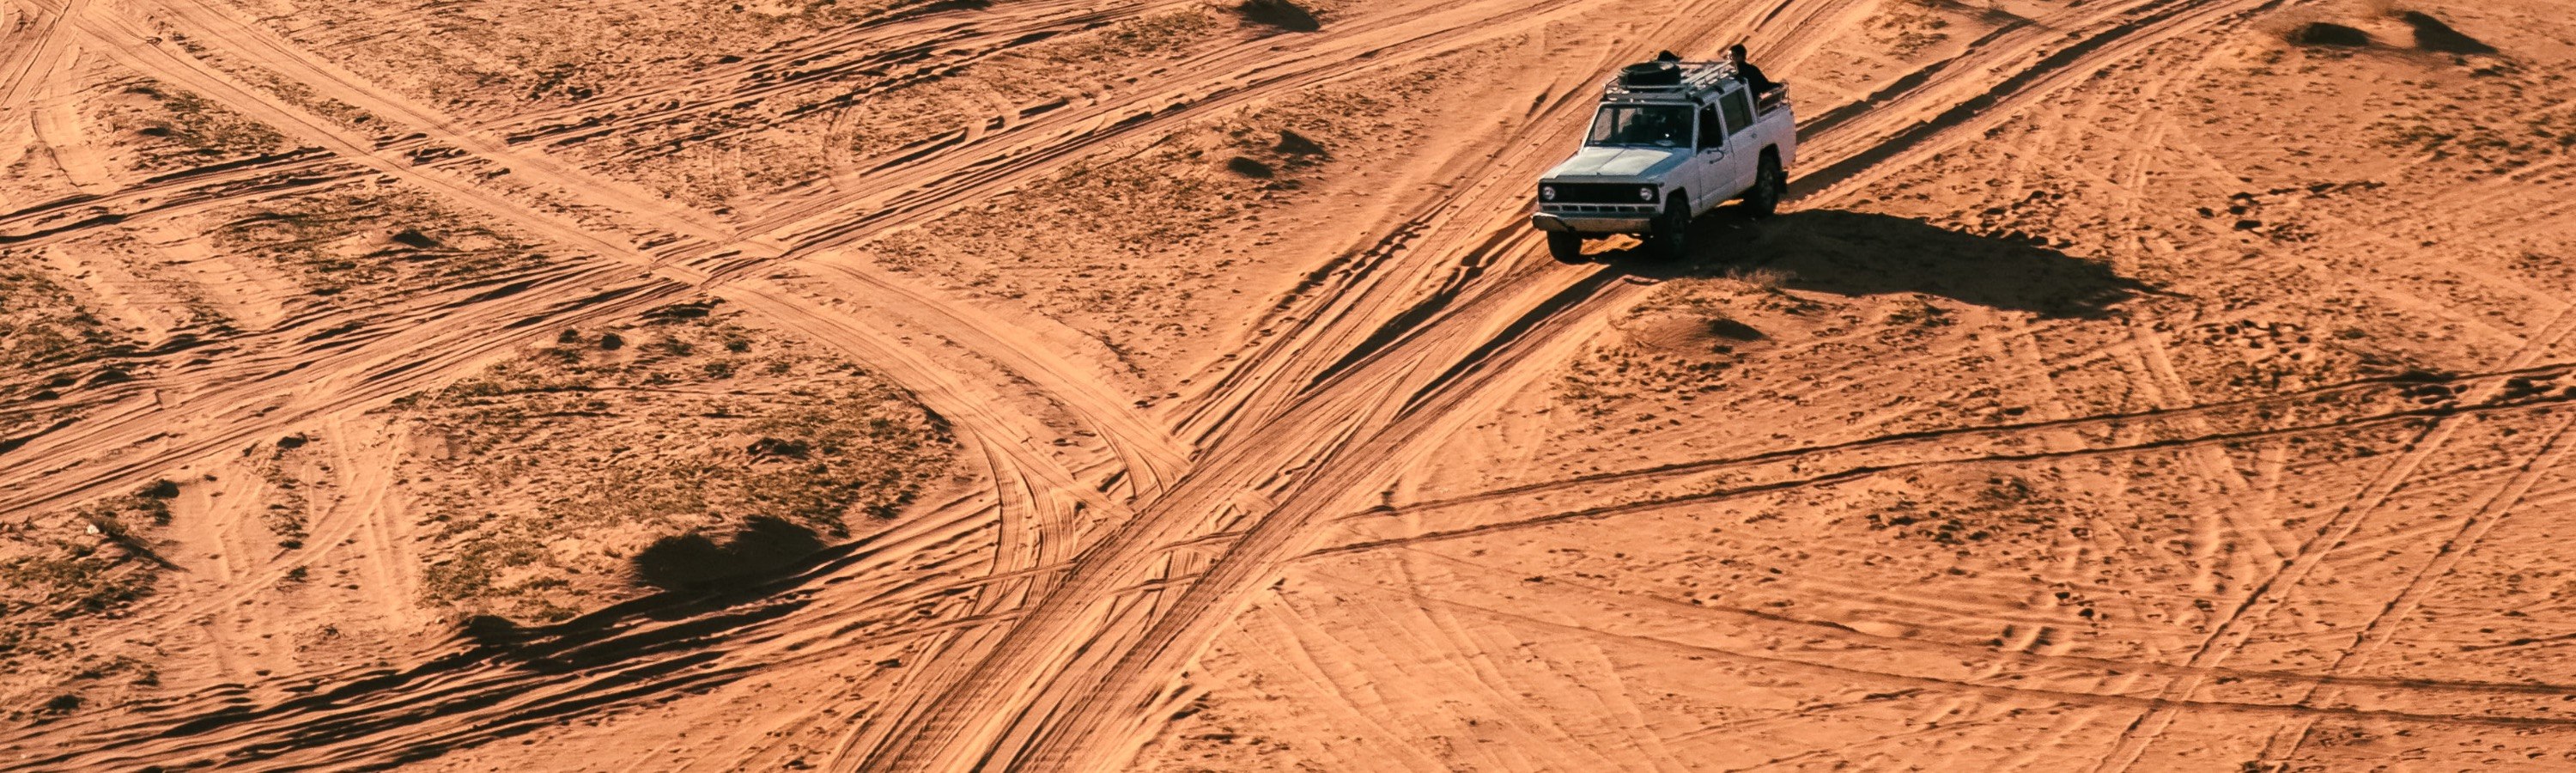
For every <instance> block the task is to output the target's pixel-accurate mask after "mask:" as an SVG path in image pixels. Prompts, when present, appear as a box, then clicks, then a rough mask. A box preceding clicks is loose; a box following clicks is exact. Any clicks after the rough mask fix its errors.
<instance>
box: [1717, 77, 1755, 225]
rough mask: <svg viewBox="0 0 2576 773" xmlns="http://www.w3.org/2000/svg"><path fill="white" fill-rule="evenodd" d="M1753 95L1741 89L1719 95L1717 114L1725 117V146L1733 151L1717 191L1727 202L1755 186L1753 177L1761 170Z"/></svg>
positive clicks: (1728, 154) (1727, 158)
mask: <svg viewBox="0 0 2576 773" xmlns="http://www.w3.org/2000/svg"><path fill="white" fill-rule="evenodd" d="M1752 97H1753V93H1752V92H1751V91H1750V90H1747V89H1742V88H1738V89H1735V90H1732V91H1728V92H1726V93H1724V94H1719V95H1718V96H1717V107H1718V112H1719V113H1722V114H1724V115H1725V116H1726V132H1727V140H1726V144H1727V146H1728V147H1730V148H1732V150H1731V152H1729V153H1727V156H1726V171H1725V172H1723V173H1722V176H1723V177H1724V178H1725V179H1724V180H1722V181H1720V183H1719V184H1718V186H1717V190H1716V191H1714V192H1715V193H1717V194H1718V195H1720V196H1723V197H1724V198H1727V199H1732V198H1735V196H1736V194H1740V193H1743V192H1744V191H1745V190H1747V189H1750V188H1752V187H1753V175H1754V174H1755V173H1756V172H1758V171H1759V169H1760V166H1761V163H1760V159H1761V157H1762V137H1761V136H1760V135H1759V134H1757V133H1756V132H1754V130H1753V123H1754V121H1753V102H1752Z"/></svg>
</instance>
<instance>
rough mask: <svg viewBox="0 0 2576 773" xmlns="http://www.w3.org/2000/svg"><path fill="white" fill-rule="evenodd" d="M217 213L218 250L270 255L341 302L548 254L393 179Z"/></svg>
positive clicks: (464, 277) (448, 281)
mask: <svg viewBox="0 0 2576 773" xmlns="http://www.w3.org/2000/svg"><path fill="white" fill-rule="evenodd" d="M217 217H218V218H220V219H218V220H217V221H216V222H215V223H214V224H213V227H212V228H211V231H212V237H213V240H214V243H215V245H216V246H217V247H218V248H220V249H222V250H224V251H226V252H229V253H234V254H241V255H247V256H250V257H253V258H257V259H259V260H263V261H266V262H269V263H271V264H273V265H275V266H277V267H278V268H280V269H282V270H284V271H286V272H288V273H290V274H292V275H293V276H294V277H295V278H296V280H297V281H298V282H299V283H300V284H302V285H303V286H304V287H305V288H306V289H307V290H309V291H310V292H312V294H314V295H317V296H334V297H336V299H338V300H340V301H343V302H348V301H357V300H370V299H378V298H384V297H389V296H396V295H401V294H404V293H407V292H412V291H417V290H420V289H425V288H429V287H436V286H441V285H452V284H455V283H457V282H462V281H469V280H472V279H476V278H481V277H485V276H489V275H492V274H497V273H500V272H502V271H506V270H508V269H511V268H514V267H521V266H526V265H530V264H533V263H536V262H540V261H543V260H545V258H546V256H545V255H543V254H541V253H538V252H536V251H535V250H536V246H535V245H536V242H535V241H534V240H532V239H527V238H524V237H521V236H518V235H516V234H511V233H506V232H503V231H500V230H497V229H494V228H489V227H485V226H483V225H479V224H476V223H474V222H473V221H471V220H469V219H467V218H465V217H463V216H461V215H459V214H458V213H456V212H454V211H453V210H450V209H447V208H446V207H445V206H443V205H441V204H440V203H439V202H438V201H436V200H435V199H432V198H431V197H429V196H427V195H423V194H421V193H419V192H416V191H412V190H410V189H408V188H403V187H398V186H394V185H387V184H363V185H355V186H347V187H342V188H338V189H334V190H330V191H325V192H321V193H311V194H304V195H299V196H291V197H283V198H277V199H270V200H265V201H260V202H256V203H253V204H249V205H246V206H243V207H238V208H235V209H232V210H229V211H226V212H223V213H220V214H219V215H218V216H217Z"/></svg>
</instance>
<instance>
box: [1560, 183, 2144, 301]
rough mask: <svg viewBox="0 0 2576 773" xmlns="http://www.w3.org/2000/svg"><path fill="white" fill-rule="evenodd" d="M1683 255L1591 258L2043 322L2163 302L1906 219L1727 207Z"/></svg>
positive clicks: (1637, 269)
mask: <svg viewBox="0 0 2576 773" xmlns="http://www.w3.org/2000/svg"><path fill="white" fill-rule="evenodd" d="M1690 245H1691V246H1690V252H1689V255H1688V256H1687V257H1686V258H1684V259H1682V260H1666V259H1661V258H1656V257H1650V256H1649V255H1650V253H1648V252H1647V251H1646V250H1645V249H1643V248H1642V246H1640V247H1639V248H1632V249H1625V250H1620V249H1613V250H1610V251H1607V252H1604V253H1601V254H1598V255H1595V256H1593V257H1594V259H1595V260H1598V261H1600V262H1602V263H1605V264H1608V265H1609V266H1610V267H1611V268H1612V269H1613V270H1615V271H1618V272H1621V273H1623V274H1626V275H1628V276H1632V277H1636V278H1639V279H1645V280H1663V279H1681V278H1688V277H1705V276H1718V275H1722V274H1726V273H1728V272H1740V271H1745V270H1750V269H1767V270H1772V271H1777V272H1781V273H1782V274H1784V275H1785V278H1784V279H1783V280H1782V281H1781V286H1782V287H1787V288H1790V289H1796V290H1808V291H1814V292H1824V293H1833V294H1835V295H1845V296H1868V295H1884V294H1889V293H1923V294H1927V295H1937V296H1940V297H1944V298H1949V299H1952V300H1956V301H1959V302H1962V303H1970V304H1975V305H1978V306H1985V307H1988V308H1993V309H2001V310H2008V311H2027V312H2032V313H2035V314H2038V315H2040V316H2043V317H2057V318H2069V317H2072V318H2089V317H2100V316H2103V315H2105V314H2108V313H2109V312H2110V310H2111V309H2112V308H2113V307H2114V306H2117V305H2119V304H2120V303H2121V302H2123V301H2127V300H2129V299H2131V298H2135V297H2138V296H2140V295H2161V294H2165V293H2163V292H2162V291H2160V290H2157V289H2155V288H2153V287H2150V286H2148V285H2147V284H2145V283H2143V282H2139V281H2137V280H2135V279H2131V278H2128V277H2124V276H2120V275H2119V274H2118V273H2117V272H2115V271H2113V270H2112V269H2111V266H2110V264H2108V263H2104V262H2101V261H2095V260H2086V259H2084V258H2080V257H2076V256H2073V255H2068V254H2066V253H2064V252H2060V251H2058V250H2056V249H2052V248H2050V247H2049V246H2047V245H2046V244H2043V243H2040V242H2038V241H2036V240H2033V239H2028V238H2008V237H1996V236H1979V235H1976V234H1970V233H1962V232H1959V231H1954V230H1950V229H1947V228H1943V227H1940V226H1937V225H1933V224H1931V223H1926V222H1923V221H1921V220H1915V219H1912V218H1903V217H1896V216H1893V215H1880V214H1873V213H1868V212H1851V211H1845V210H1833V209H1818V210H1803V211H1797V212H1785V213H1781V214H1780V215H1778V216H1775V217H1772V218H1769V219H1766V220H1755V219H1753V218H1751V217H1749V216H1747V215H1745V214H1744V213H1742V212H1741V211H1739V210H1737V209H1736V208H1733V207H1727V208H1721V209H1718V210H1716V211H1712V212H1710V213H1708V214H1707V215H1704V216H1702V217H1701V218H1700V219H1699V220H1698V221H1697V222H1695V223H1693V224H1692V227H1691V236H1690Z"/></svg>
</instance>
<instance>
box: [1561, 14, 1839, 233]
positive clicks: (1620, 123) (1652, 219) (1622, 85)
mask: <svg viewBox="0 0 2576 773" xmlns="http://www.w3.org/2000/svg"><path fill="white" fill-rule="evenodd" d="M1797 153H1798V128H1797V118H1796V117H1795V116H1794V115H1793V114H1792V111H1791V110H1790V108H1789V89H1788V87H1787V86H1778V85H1775V86H1773V87H1772V88H1771V90H1769V91H1767V92H1764V93H1761V94H1754V93H1751V90H1750V89H1747V88H1746V87H1745V84H1744V82H1743V81H1742V80H1741V79H1738V78H1737V77H1736V74H1735V67H1734V65H1732V64H1729V63H1727V62H1674V61H1661V62H1648V63H1645V64H1636V65H1629V66H1628V67H1627V68H1625V69H1623V70H1621V71H1620V73H1619V75H1618V77H1615V78H1612V79H1610V82H1609V83H1607V84H1604V85H1603V86H1602V88H1601V106H1600V109H1599V110H1598V112H1595V113H1593V116H1592V130H1591V131H1590V132H1589V133H1587V134H1586V135H1585V136H1584V139H1583V149H1581V150H1578V151H1575V153H1574V157H1573V158H1568V159H1566V160H1565V162H1564V163H1561V164H1557V165H1556V168H1554V169H1550V170H1548V171H1547V174H1546V175H1545V176H1542V177H1540V178H1539V181H1538V209H1537V210H1536V211H1533V212H1531V213H1530V225H1532V226H1534V227H1536V228H1538V229H1539V230H1541V231H1545V232H1547V248H1548V252H1549V253H1550V254H1552V255H1555V256H1556V259H1558V260H1562V261H1565V262H1568V263H1575V262H1581V261H1582V260H1583V238H1584V237H1585V236H1587V235H1595V236H1597V235H1602V234H1614V233H1627V234H1645V235H1646V237H1647V239H1646V240H1647V243H1648V245H1649V246H1650V247H1651V248H1652V249H1653V251H1654V254H1656V255H1659V256H1663V257H1680V256H1681V255H1683V254H1684V253H1685V252H1686V251H1687V248H1688V237H1689V232H1690V222H1691V218H1693V217H1696V216H1698V215H1699V214H1700V213H1702V212H1707V211H1709V210H1710V209H1714V208H1716V207H1717V205H1719V204H1724V203H1726V202H1729V201H1734V200H1736V199H1743V200H1744V202H1745V204H1746V205H1747V206H1748V207H1749V208H1750V209H1751V211H1752V214H1753V215H1754V216H1756V217H1767V216H1769V215H1770V214H1771V212H1772V210H1774V209H1775V208H1777V207H1778V206H1779V204H1780V197H1781V195H1782V194H1784V193H1786V192H1787V191H1788V189H1789V173H1788V169H1789V164H1790V162H1792V161H1794V160H1796V158H1797Z"/></svg>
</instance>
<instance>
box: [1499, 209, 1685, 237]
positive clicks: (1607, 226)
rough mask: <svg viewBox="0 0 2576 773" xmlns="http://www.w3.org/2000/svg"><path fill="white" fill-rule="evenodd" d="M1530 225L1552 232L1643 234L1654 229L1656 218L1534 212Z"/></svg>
mask: <svg viewBox="0 0 2576 773" xmlns="http://www.w3.org/2000/svg"><path fill="white" fill-rule="evenodd" d="M1530 227H1532V228H1536V229H1538V230H1541V231H1548V232H1552V233H1586V234H1641V233H1646V232H1648V231H1652V230H1654V227H1655V219H1654V218H1653V217H1649V216H1644V215H1638V216H1633V217H1631V216H1626V215H1624V214H1622V215H1610V214H1598V215H1596V214H1571V213H1556V212H1532V213H1530Z"/></svg>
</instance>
